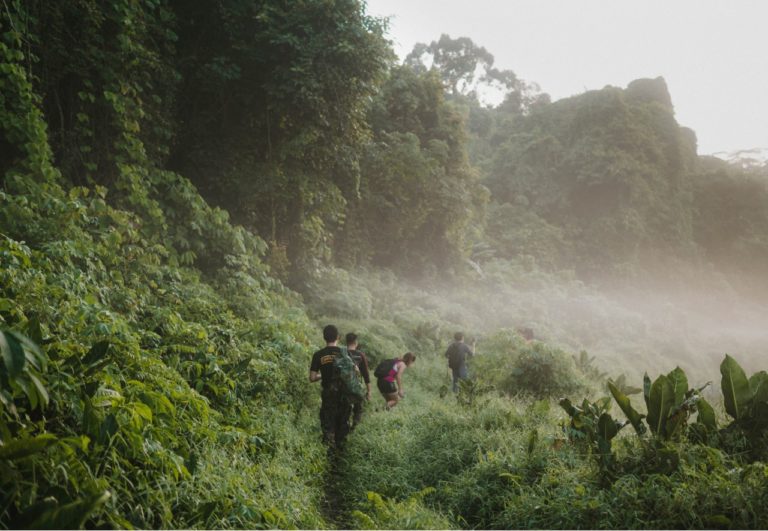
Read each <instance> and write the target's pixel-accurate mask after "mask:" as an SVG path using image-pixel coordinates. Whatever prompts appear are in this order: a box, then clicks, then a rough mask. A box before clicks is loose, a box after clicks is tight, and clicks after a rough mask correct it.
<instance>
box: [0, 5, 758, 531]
mask: <svg viewBox="0 0 768 531" xmlns="http://www.w3.org/2000/svg"><path fill="white" fill-rule="evenodd" d="M385 30H386V23H385V21H382V20H377V19H375V18H372V17H370V16H369V15H367V14H366V12H365V8H364V4H363V3H362V2H359V1H358V0H333V1H325V0H302V1H299V2H296V1H291V2H289V1H285V0H224V1H221V2H210V1H205V0H194V1H191V2H190V1H184V2H182V1H178V0H139V1H135V0H110V1H101V0H77V1H72V2H45V1H42V0H28V1H23V0H3V2H2V9H0V528H20V527H27V526H29V527H37V528H40V527H59V528H70V527H72V528H77V527H82V526H89V527H97V526H98V527H118V528H131V527H141V528H160V527H163V528H179V527H189V528H192V527H207V528H263V527H281V528H285V527H303V528H317V527H332V526H342V525H347V526H355V527H361V528H377V527H385V528H447V527H486V528H491V527H503V528H510V527H592V528H597V527H719V526H732V527H750V528H751V527H766V525H768V519H767V518H768V515H766V509H765V508H766V507H768V505H766V501H767V500H765V496H766V494H765V493H766V492H768V490H767V489H766V485H765V482H766V477H768V476H767V475H766V466H765V463H764V460H765V458H766V431H765V430H766V426H768V417H766V414H767V413H768V405H766V404H768V402H767V401H766V389H768V377H766V375H765V372H762V371H758V372H756V373H755V374H754V375H753V376H752V377H750V378H747V376H746V373H745V372H744V370H743V369H741V367H740V366H739V365H738V364H737V363H736V362H735V360H734V359H733V358H731V357H727V358H726V359H725V361H724V362H723V364H722V366H721V372H722V382H721V389H722V391H723V393H722V395H715V396H713V395H709V394H707V393H708V392H709V390H708V389H706V388H704V387H702V386H701V385H698V386H695V387H693V388H690V389H689V386H688V380H687V376H686V373H685V372H684V371H683V370H682V369H680V368H676V369H673V370H672V371H671V372H668V373H667V374H662V375H660V376H658V377H657V378H656V379H655V380H654V381H653V382H651V380H650V378H647V381H646V382H645V385H644V388H643V391H644V393H643V397H644V400H645V404H646V410H647V412H646V413H645V414H642V413H640V412H639V410H638V409H636V407H637V406H636V405H634V404H633V402H632V400H631V399H630V397H629V395H631V394H632V392H633V391H638V392H639V391H640V389H639V388H637V389H633V388H632V387H631V386H630V385H628V384H627V383H626V382H627V381H634V380H632V379H631V378H632V377H633V376H635V374H634V373H635V372H636V371H637V370H639V365H640V364H642V363H644V360H645V359H649V358H647V357H646V358H644V357H643V356H654V358H653V360H654V362H657V363H660V364H662V365H663V366H664V367H666V366H667V365H669V364H670V363H672V366H674V363H673V362H672V360H673V359H674V360H675V363H676V362H678V361H679V360H681V361H679V362H680V363H681V364H685V363H688V365H689V367H686V370H688V369H689V368H690V366H695V368H696V369H698V372H695V373H694V372H691V371H690V370H689V374H691V375H692V378H698V377H699V375H700V374H703V373H704V372H706V367H702V365H706V364H702V363H700V362H701V360H710V359H713V358H714V357H715V356H716V357H717V359H718V361H719V359H720V358H721V357H722V354H721V353H715V354H714V355H713V354H712V352H707V353H699V352H698V351H696V350H695V348H694V347H697V346H698V344H696V343H695V338H694V339H691V338H690V337H689V336H690V334H689V333H688V331H689V329H690V327H688V326H687V325H686V324H685V323H683V324H682V325H681V324H680V323H681V322H682V321H683V319H684V317H687V314H684V312H681V311H680V310H675V309H670V308H669V307H668V306H664V310H663V311H660V312H658V313H659V315H658V320H657V321H654V322H648V321H644V320H643V319H642V318H641V317H639V316H638V315H637V314H635V313H633V312H632V311H631V310H629V309H627V308H625V307H623V306H621V305H620V304H619V303H617V302H616V301H615V300H613V299H609V298H607V297H606V296H604V295H602V294H601V293H599V292H597V291H595V288H594V285H595V283H598V282H601V283H605V282H608V284H609V285H610V283H611V282H613V283H614V285H615V283H620V282H621V281H623V280H626V279H627V278H632V277H634V278H639V277H643V276H644V275H647V276H651V275H655V274H659V273H660V272H662V273H663V275H664V278H665V281H667V282H668V283H669V284H668V285H671V284H672V282H673V281H679V280H680V279H681V278H684V277H686V276H687V275H690V272H691V271H694V272H695V277H693V278H694V279H695V280H700V281H701V282H706V283H712V284H715V285H716V286H717V287H718V289H720V291H718V293H717V294H718V295H720V294H728V295H729V296H731V295H733V293H734V292H736V291H741V292H742V293H749V294H750V296H752V297H753V298H755V299H757V300H760V297H761V296H762V295H764V294H765V293H766V290H768V287H766V283H765V278H764V274H765V271H766V270H768V240H767V239H766V235H767V234H768V207H767V206H766V205H768V180H766V170H765V167H754V166H753V167H749V168H743V167H738V166H735V165H733V164H728V163H726V162H723V161H719V160H715V159H712V158H703V157H698V156H697V154H696V145H695V135H694V134H693V133H692V132H691V131H689V130H687V129H685V128H682V127H680V126H679V125H678V124H677V122H676V120H675V118H674V111H673V107H672V102H671V98H670V95H669V93H668V92H667V88H666V85H665V83H664V81H663V80H662V79H660V78H659V79H655V80H637V81H635V82H633V83H631V84H630V85H629V86H628V87H627V88H626V89H619V88H615V87H607V88H605V89H603V90H600V91H593V92H588V93H585V94H582V95H578V96H574V97H572V98H569V99H567V100H562V101H559V102H554V103H550V101H549V98H548V96H547V95H546V94H543V93H541V92H540V91H539V89H538V87H536V85H535V84H532V83H528V82H524V81H523V80H520V79H519V78H517V76H516V75H515V74H514V72H512V71H509V70H498V69H497V68H495V67H494V61H493V56H492V55H491V54H490V53H489V52H488V51H487V50H485V49H484V48H482V47H481V46H479V45H477V44H475V43H473V42H472V41H471V40H469V39H466V38H459V39H452V38H450V37H449V36H447V35H443V36H442V37H441V38H440V39H439V40H437V41H434V42H432V43H430V44H429V45H427V44H420V45H417V46H416V48H415V49H414V51H413V53H412V54H410V55H409V57H408V58H407V59H406V61H405V62H404V63H403V64H397V63H396V61H395V59H394V53H393V52H392V50H391V48H390V46H389V44H388V43H387V41H386V38H385ZM489 90H491V91H494V90H495V91H497V92H499V93H500V94H501V96H502V103H500V104H499V105H497V106H491V105H487V104H485V103H484V97H485V96H484V95H485V94H487V93H488V91H489ZM585 282H586V283H585ZM286 286H290V288H288V287H286ZM683 289H684V288H683ZM292 290H295V291H292ZM761 290H762V291H761ZM585 308H587V309H589V310H590V311H589V312H588V313H587V314H585V313H584V309H585ZM681 315H682V317H681ZM327 322H335V323H337V324H338V325H339V326H340V328H341V329H342V331H344V332H347V331H356V332H357V333H358V334H360V336H361V339H362V342H363V349H364V350H365V351H366V352H367V353H368V354H369V359H370V362H371V364H375V363H376V362H377V361H378V360H381V359H384V358H388V357H392V356H394V355H398V354H402V353H403V352H405V351H407V350H410V351H413V352H417V353H418V355H419V358H418V361H417V364H416V366H415V367H414V368H412V369H409V372H408V373H407V375H406V377H405V378H406V385H407V390H408V395H407V397H408V398H407V399H405V400H404V402H403V404H402V405H401V406H398V407H397V408H396V410H395V411H390V412H384V411H380V410H379V408H380V407H381V405H380V404H379V405H377V404H378V401H379V400H380V399H379V398H378V397H376V400H375V401H374V402H373V403H371V404H369V405H368V406H367V418H366V420H365V421H364V423H363V424H362V425H361V426H360V427H359V428H358V429H357V430H356V431H355V433H354V434H353V437H352V438H351V440H350V446H349V450H348V452H347V453H346V454H345V455H344V456H342V457H341V458H340V460H338V461H335V460H332V461H328V460H327V459H326V454H325V449H324V448H323V447H322V446H321V444H320V437H319V427H318V425H317V424H318V423H317V418H316V412H317V407H318V400H317V396H316V395H317V393H316V389H314V388H312V387H311V386H309V385H308V384H306V383H305V381H306V370H307V365H308V361H309V356H310V353H311V352H312V350H313V349H314V347H315V346H317V345H318V343H319V339H320V337H319V336H320V334H319V332H318V331H317V330H318V329H319V327H318V326H317V325H319V324H325V323H327ZM617 324H620V326H617ZM518 326H532V327H533V328H534V329H535V330H536V334H537V338H544V339H546V340H547V341H546V342H543V341H534V342H526V341H524V340H523V339H522V338H520V337H519V335H518V334H517V333H516V332H515V328H516V327H518ZM662 326H664V327H668V329H674V330H675V331H677V332H678V335H676V336H674V338H675V339H674V342H673V343H672V347H669V345H665V348H666V350H665V349H662V348H659V349H658V352H656V351H654V352H653V353H652V354H648V353H642V355H640V354H639V352H640V351H641V348H642V347H647V346H648V345H652V346H653V347H656V346H658V345H660V344H661V343H659V344H655V343H652V342H651V341H650V340H648V337H647V336H648V335H653V334H654V333H655V334H656V335H660V334H659V333H658V332H659V329H660V327H662ZM457 329H464V330H466V331H468V332H469V331H472V334H473V335H474V336H476V338H477V339H478V340H479V343H478V345H479V349H480V350H479V351H480V353H481V354H482V355H478V356H477V357H476V359H474V360H473V362H472V363H473V365H472V372H473V374H474V378H473V379H471V380H470V381H467V382H463V383H462V385H461V389H460V391H459V393H458V394H457V395H456V396H453V395H452V394H451V393H450V392H449V387H448V384H449V380H448V379H447V378H446V374H445V371H446V369H445V366H444V365H445V360H444V359H443V358H442V353H443V351H444V349H445V346H446V345H445V340H446V338H448V337H450V334H451V333H453V332H454V331H455V330H457ZM668 329H667V328H663V329H662V331H664V332H666V331H668ZM705 340H706V338H704V340H702V341H705ZM584 346H587V347H590V348H592V347H595V348H596V349H600V350H601V351H602V352H603V353H606V352H608V353H610V354H612V355H613V356H614V357H613V358H611V357H610V356H608V357H605V356H604V357H602V358H600V359H599V360H596V359H595V358H594V357H592V356H590V355H589V354H587V353H586V352H584V351H581V352H580V353H579V354H578V355H572V354H571V353H570V352H571V350H574V349H576V350H578V348H581V347H584ZM628 356H631V362H628V363H624V365H622V366H621V369H622V370H626V372H628V373H630V374H629V376H625V375H619V376H617V377H614V378H613V379H612V380H610V382H608V379H607V378H608V375H607V374H606V373H604V372H603V371H609V372H610V373H611V374H615V372H616V371H615V370H614V366H613V365H611V362H614V365H615V362H617V361H618V360H619V359H621V358H622V357H623V359H625V360H626V359H630V358H628ZM705 356H709V357H708V358H706V357H705ZM606 360H607V361H606ZM660 366H661V365H660ZM669 369H671V367H669V368H667V370H669ZM609 392H610V394H611V395H612V397H613V398H614V400H615V402H616V406H618V410H617V409H616V408H614V406H613V402H612V401H611V400H610V398H609V397H608V393H609ZM563 396H567V397H573V401H572V402H571V400H570V398H567V399H565V400H563V401H561V402H560V404H561V405H562V406H563V409H564V412H563V411H560V409H558V408H557V407H556V403H557V402H556V401H557V400H558V399H560V398H562V397H563ZM576 397H578V400H577V399H576ZM710 402H711V403H710ZM721 403H722V411H721V410H720V409H721V407H720V404H721ZM612 408H614V409H612ZM619 411H620V412H623V413H624V415H625V416H626V417H627V421H626V422H625V421H623V420H621V417H620V415H621V413H619ZM694 415H696V422H691V419H693V416H694ZM726 415H728V416H730V417H731V418H732V419H733V420H732V421H729V422H728V423H727V424H725V423H724V421H723V419H725V417H726ZM627 423H629V424H631V425H632V426H633V427H634V430H635V431H636V433H637V436H634V435H631V434H629V432H630V430H629V429H627V428H626V426H627ZM329 504H330V505H335V506H329Z"/></svg>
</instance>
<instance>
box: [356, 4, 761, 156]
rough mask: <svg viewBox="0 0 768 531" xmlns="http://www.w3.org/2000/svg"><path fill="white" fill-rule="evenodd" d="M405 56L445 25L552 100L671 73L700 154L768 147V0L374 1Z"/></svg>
mask: <svg viewBox="0 0 768 531" xmlns="http://www.w3.org/2000/svg"><path fill="white" fill-rule="evenodd" d="M368 12H369V13H370V14H372V15H376V16H391V19H390V32H389V35H390V38H391V39H392V40H393V41H394V46H395V50H396V51H397V52H398V54H399V55H400V57H401V58H402V57H403V56H404V55H405V54H407V53H408V52H409V51H410V50H411V48H412V47H413V45H414V44H415V43H417V42H427V43H428V42H430V41H432V40H436V39H437V38H439V36H440V34H441V33H448V34H449V35H450V36H451V37H454V38H455V37H462V36H466V37H470V38H471V39H472V40H473V41H475V43H477V44H479V45H481V46H484V47H485V48H486V49H487V50H488V51H489V52H491V53H492V54H493V55H494V57H495V58H496V62H495V66H496V67H498V68H502V69H511V70H513V71H514V72H515V73H516V74H517V75H518V77H520V78H522V79H524V80H526V81H529V82H535V83H538V84H539V85H540V86H541V89H542V91H544V92H548V93H549V94H550V95H551V96H552V99H553V100H554V99H559V98H564V97H567V96H571V95H574V94H579V93H581V92H584V91H585V90H593V89H600V88H603V87H604V86H605V85H613V86H619V87H626V85H627V84H628V83H629V82H630V81H632V80H633V79H637V78H640V77H657V76H663V77H664V79H666V81H667V85H668V86H669V91H670V93H671V95H672V102H673V104H674V106H675V113H676V116H677V120H678V122H679V123H680V124H681V125H684V126H687V127H690V128H691V129H693V130H694V131H696V134H697V136H698V139H699V153H714V152H718V151H734V150H737V149H749V148H755V147H761V148H768V0H729V1H726V0H721V1H712V0H633V1H628V0H471V1H470V0H465V1H459V0H368Z"/></svg>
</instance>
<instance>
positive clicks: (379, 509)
mask: <svg viewBox="0 0 768 531" xmlns="http://www.w3.org/2000/svg"><path fill="white" fill-rule="evenodd" d="M448 384H450V381H449V380H448V376H447V371H446V369H445V360H444V359H442V358H441V357H439V356H437V355H433V356H424V357H423V358H419V359H418V360H417V363H416V365H414V366H413V367H412V368H411V369H409V370H408V371H407V372H406V373H405V375H404V387H405V392H406V396H405V398H404V399H403V400H402V401H401V402H400V404H398V406H397V407H396V408H394V409H393V410H392V411H384V410H383V406H384V400H383V399H382V397H381V396H380V395H379V394H378V393H377V394H376V395H375V396H374V397H373V398H372V401H371V403H369V404H368V407H367V410H366V412H365V415H364V417H363V422H362V423H361V424H360V426H359V427H358V428H357V430H356V431H355V432H354V433H352V434H351V436H350V439H349V444H348V447H347V449H346V451H345V453H344V455H343V456H342V458H341V460H340V463H339V470H338V474H339V475H338V476H337V477H338V479H339V483H338V484H337V488H338V491H337V492H336V493H334V494H333V495H334V496H338V495H340V497H339V498H336V501H337V502H338V503H339V505H338V507H339V508H340V509H341V510H342V511H343V512H344V514H343V515H342V516H341V517H339V516H338V515H334V516H333V518H334V520H335V521H336V522H339V523H342V524H343V525H344V526H348V527H356V528H374V527H375V528H401V529H408V528H417V529H418V528H440V529H445V528H457V527H458V528H462V527H474V526H477V525H480V526H481V527H487V526H488V524H489V523H490V522H491V520H490V519H491V517H492V515H493V513H494V512H499V511H501V510H502V509H503V506H502V503H503V497H501V496H497V497H495V498H494V497H490V498H489V497H488V489H489V488H490V489H491V491H493V489H494V487H495V486H496V487H498V489H497V490H498V491H503V492H502V493H505V492H506V490H507V489H506V487H508V480H506V479H503V476H500V474H503V473H505V472H508V471H510V470H514V469H515V466H516V465H517V464H520V463H522V465H521V466H525V463H527V462H528V461H529V455H528V452H527V450H526V448H527V446H528V436H529V434H530V433H531V432H532V430H533V429H534V428H535V427H536V426H538V425H539V424H540V422H541V420H542V418H543V417H546V416H548V411H549V403H548V402H547V403H541V404H539V405H538V406H537V407H538V408H539V410H537V412H534V411H533V408H532V406H531V404H530V403H527V404H526V403H523V402H521V401H516V400H510V399H508V398H500V397H498V396H497V395H496V394H495V393H484V394H482V395H477V396H468V395H466V396H463V397H462V398H464V399H467V400H465V402H468V400H469V399H470V398H471V399H472V403H464V404H461V403H459V401H458V400H457V397H456V396H455V395H453V393H450V392H447V391H448V387H447V385H448ZM441 395H442V396H441ZM526 408H527V410H530V411H527V410H526ZM552 425H553V426H555V430H556V423H554V422H553V423H552ZM537 433H538V432H537ZM547 435H548V434H545V433H542V434H541V435H540V436H542V437H546V436H547ZM500 478H501V479H500ZM329 494H330V492H329ZM497 494H498V493H497ZM462 515H463V516H462ZM467 517H471V518H472V519H473V520H472V521H471V522H467V521H466V520H465V518H467ZM483 524H485V525H483Z"/></svg>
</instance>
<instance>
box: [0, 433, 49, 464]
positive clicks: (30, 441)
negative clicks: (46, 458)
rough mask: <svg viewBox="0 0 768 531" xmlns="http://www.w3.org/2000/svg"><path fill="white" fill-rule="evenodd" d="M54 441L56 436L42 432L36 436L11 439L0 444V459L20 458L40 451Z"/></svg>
mask: <svg viewBox="0 0 768 531" xmlns="http://www.w3.org/2000/svg"><path fill="white" fill-rule="evenodd" d="M55 442H56V436H55V435H52V434H50V433H44V434H42V435H38V436H37V437H28V438H26V439H13V440H11V441H10V442H9V443H7V444H4V445H3V446H0V459H20V458H22V457H27V456H29V455H32V454H36V453H37V452H41V451H43V450H45V449H46V448H48V447H49V446H50V445H52V444H53V443H55Z"/></svg>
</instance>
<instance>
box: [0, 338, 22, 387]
mask: <svg viewBox="0 0 768 531" xmlns="http://www.w3.org/2000/svg"><path fill="white" fill-rule="evenodd" d="M0 354H1V355H2V360H3V363H4V364H5V369H6V371H8V376H10V377H11V378H14V377H15V376H18V375H19V374H21V373H22V371H23V370H24V365H26V362H27V358H26V355H25V354H24V349H23V348H22V347H21V344H20V343H19V341H18V339H16V337H15V336H14V334H12V333H11V332H8V331H5V330H3V331H0Z"/></svg>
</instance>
